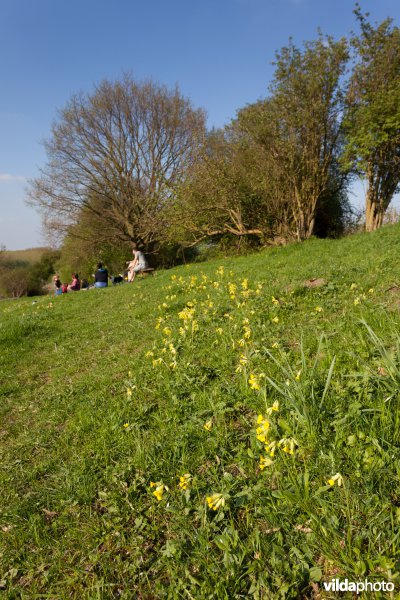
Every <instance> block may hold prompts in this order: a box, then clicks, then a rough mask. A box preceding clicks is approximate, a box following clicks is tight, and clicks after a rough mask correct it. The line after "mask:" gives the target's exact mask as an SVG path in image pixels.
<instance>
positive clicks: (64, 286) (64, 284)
mask: <svg viewBox="0 0 400 600" xmlns="http://www.w3.org/2000/svg"><path fill="white" fill-rule="evenodd" d="M67 292H68V283H63V284H62V286H61V293H62V294H66V293H67Z"/></svg>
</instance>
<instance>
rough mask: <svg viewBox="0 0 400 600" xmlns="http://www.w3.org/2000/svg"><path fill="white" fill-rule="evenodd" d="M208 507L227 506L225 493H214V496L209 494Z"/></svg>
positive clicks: (216, 508) (213, 508)
mask: <svg viewBox="0 0 400 600" xmlns="http://www.w3.org/2000/svg"><path fill="white" fill-rule="evenodd" d="M206 501H207V504H208V508H210V509H211V510H218V509H219V508H223V507H224V506H225V496H224V495H223V494H218V493H216V494H213V495H212V496H207V498H206Z"/></svg>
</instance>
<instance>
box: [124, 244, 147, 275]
mask: <svg viewBox="0 0 400 600" xmlns="http://www.w3.org/2000/svg"><path fill="white" fill-rule="evenodd" d="M132 254H133V260H131V261H127V263H128V283H131V282H132V281H133V280H134V279H135V276H136V273H140V272H141V271H144V270H145V269H146V268H147V263H146V258H145V256H144V254H143V252H141V251H140V250H138V249H137V246H136V244H133V247H132Z"/></svg>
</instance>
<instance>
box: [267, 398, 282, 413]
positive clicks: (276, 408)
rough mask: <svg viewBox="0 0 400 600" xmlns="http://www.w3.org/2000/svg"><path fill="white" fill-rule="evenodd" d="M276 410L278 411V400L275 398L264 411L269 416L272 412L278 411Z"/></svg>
mask: <svg viewBox="0 0 400 600" xmlns="http://www.w3.org/2000/svg"><path fill="white" fill-rule="evenodd" d="M278 411H279V402H278V400H275V402H274V403H273V405H272V406H270V407H269V408H267V410H266V413H267V415H270V416H271V415H272V413H273V412H278Z"/></svg>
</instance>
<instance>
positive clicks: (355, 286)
mask: <svg viewBox="0 0 400 600" xmlns="http://www.w3.org/2000/svg"><path fill="white" fill-rule="evenodd" d="M357 287H358V285H357V284H356V283H352V284H351V286H350V289H351V290H356V289H357Z"/></svg>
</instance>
